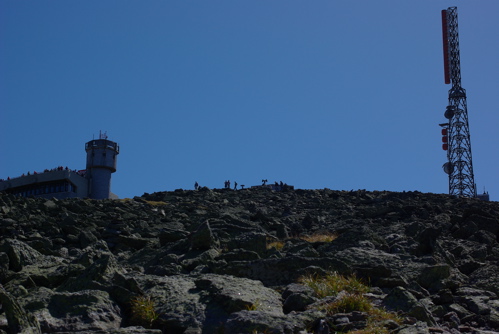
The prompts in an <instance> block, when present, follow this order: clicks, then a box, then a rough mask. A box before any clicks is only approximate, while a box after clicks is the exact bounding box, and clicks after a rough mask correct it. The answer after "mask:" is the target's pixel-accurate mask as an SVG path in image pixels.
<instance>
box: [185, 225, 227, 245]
mask: <svg viewBox="0 0 499 334" xmlns="http://www.w3.org/2000/svg"><path fill="white" fill-rule="evenodd" d="M189 237H190V242H191V248H192V249H194V250H207V249H210V248H218V247H220V244H219V242H218V240H217V239H216V238H215V236H214V235H213V232H212V230H211V228H210V224H209V223H208V222H204V223H203V224H201V226H199V228H198V229H197V230H196V231H195V232H194V233H192V234H191V235H190V236H189Z"/></svg>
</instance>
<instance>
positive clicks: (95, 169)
mask: <svg viewBox="0 0 499 334" xmlns="http://www.w3.org/2000/svg"><path fill="white" fill-rule="evenodd" d="M85 151H86V152H87V169H86V170H81V171H73V170H70V169H68V168H62V167H59V168H56V169H54V170H46V171H45V172H43V173H33V174H28V175H23V176H20V177H16V178H12V179H11V178H8V179H7V180H0V191H3V192H6V193H9V194H14V195H19V196H24V197H43V198H54V197H55V198H59V199H63V198H71V197H80V198H93V199H106V198H118V196H116V195H115V194H113V193H112V192H111V174H112V173H114V172H116V163H117V156H118V154H119V146H118V144H117V143H115V142H113V141H110V140H107V136H105V135H104V136H102V135H101V137H100V139H95V140H91V141H89V142H87V143H86V144H85Z"/></svg>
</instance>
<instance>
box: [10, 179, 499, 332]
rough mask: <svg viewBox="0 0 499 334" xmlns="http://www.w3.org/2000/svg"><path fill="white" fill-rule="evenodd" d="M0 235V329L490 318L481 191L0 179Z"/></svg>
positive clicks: (257, 326) (495, 229)
mask: <svg viewBox="0 0 499 334" xmlns="http://www.w3.org/2000/svg"><path fill="white" fill-rule="evenodd" d="M0 236H1V240H0V283H1V286H0V303H1V304H2V307H1V309H0V333H21V332H22V333H168V334H175V333H190V334H194V333H197V334H201V333H202V334H208V333H210V334H211V333H226V334H231V333H293V334H295V333H296V334H297V333H302V334H303V333H316V334H325V333H334V332H349V331H350V332H356V333H389V332H391V333H495V332H499V298H498V296H499V243H498V241H499V203H497V202H481V201H479V200H475V199H459V198H453V197H450V196H447V195H436V194H423V193H419V192H406V193H394V192H367V191H361V190H359V191H350V192H348V191H333V190H329V189H324V190H285V191H281V192H275V191H272V190H269V189H266V188H253V189H243V190H239V191H233V190H229V189H223V190H210V189H207V188H201V189H200V190H198V191H184V190H176V191H173V192H161V193H154V194H144V195H143V196H142V197H136V198H134V199H127V200H99V201H97V200H88V199H70V200H55V199H53V200H46V199H32V198H28V199H26V198H18V197H13V196H11V195H5V194H0ZM324 277H327V279H324ZM343 278H345V279H346V278H348V279H351V281H349V282H348V283H346V285H341V286H339V287H338V288H336V290H330V291H329V290H328V292H326V293H323V291H322V290H321V289H323V288H324V286H325V285H326V283H327V282H333V281H334V282H336V281H339V280H340V279H343ZM366 286H368V287H367V288H366V289H364V288H363V287H366Z"/></svg>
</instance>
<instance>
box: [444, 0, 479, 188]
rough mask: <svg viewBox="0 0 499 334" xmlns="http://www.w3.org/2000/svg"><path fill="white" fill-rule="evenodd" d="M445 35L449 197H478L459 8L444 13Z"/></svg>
mask: <svg viewBox="0 0 499 334" xmlns="http://www.w3.org/2000/svg"><path fill="white" fill-rule="evenodd" d="M442 32H443V47H444V70H445V83H446V84H452V88H451V89H450V90H449V103H448V106H447V109H446V111H445V114H444V116H445V118H447V119H448V120H449V122H448V123H443V124H440V126H442V141H443V146H442V147H443V149H444V150H446V151H447V159H448V161H447V162H446V163H445V164H444V165H443V168H444V171H445V172H446V173H447V174H448V175H449V194H450V195H457V196H463V197H476V186H475V180H474V176H473V163H472V158H471V140H470V129H469V124H468V108H467V103H466V90H465V89H464V88H462V87H461V64H460V57H459V35H458V24H457V7H449V8H447V10H442Z"/></svg>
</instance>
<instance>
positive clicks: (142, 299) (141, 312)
mask: <svg viewBox="0 0 499 334" xmlns="http://www.w3.org/2000/svg"><path fill="white" fill-rule="evenodd" d="M130 311H131V322H132V323H133V324H135V325H140V326H142V327H144V328H151V327H152V325H153V323H154V321H155V320H156V319H158V317H159V314H158V313H156V310H155V305H154V302H153V300H152V299H151V297H149V296H139V297H136V298H133V299H132V300H131V301H130Z"/></svg>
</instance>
